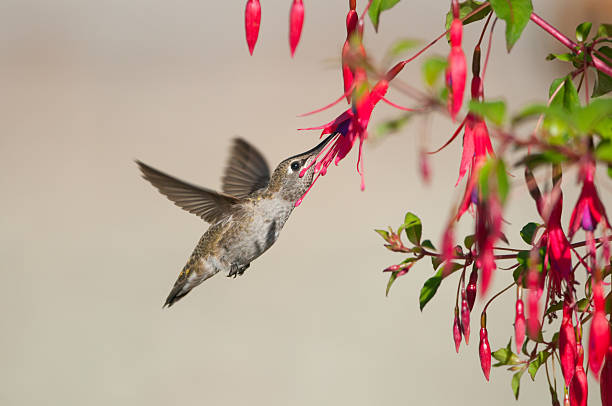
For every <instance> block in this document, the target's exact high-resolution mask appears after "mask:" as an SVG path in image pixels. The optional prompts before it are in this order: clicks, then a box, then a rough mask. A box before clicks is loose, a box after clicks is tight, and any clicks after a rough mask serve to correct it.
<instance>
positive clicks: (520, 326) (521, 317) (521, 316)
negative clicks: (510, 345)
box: [514, 297, 526, 353]
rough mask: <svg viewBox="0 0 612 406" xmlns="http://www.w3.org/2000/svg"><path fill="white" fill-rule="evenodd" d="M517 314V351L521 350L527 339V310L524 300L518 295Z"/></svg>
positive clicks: (515, 318) (515, 330)
mask: <svg viewBox="0 0 612 406" xmlns="http://www.w3.org/2000/svg"><path fill="white" fill-rule="evenodd" d="M515 308H516V314H515V316H514V338H515V340H516V352H517V353H520V352H521V347H522V346H523V342H524V341H525V326H526V324H525V310H524V304H523V300H522V299H521V298H520V297H518V298H517V299H516V305H515Z"/></svg>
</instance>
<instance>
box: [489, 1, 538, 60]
mask: <svg viewBox="0 0 612 406" xmlns="http://www.w3.org/2000/svg"><path fill="white" fill-rule="evenodd" d="M490 3H491V6H492V7H493V10H494V11H495V14H497V17H499V18H501V19H502V20H504V21H505V22H506V48H507V49H508V52H510V50H511V49H512V46H513V45H514V44H515V43H516V41H517V40H518V39H519V38H520V36H521V34H522V33H523V30H524V29H525V26H527V23H528V22H529V18H530V17H531V12H532V11H533V6H532V5H531V0H512V1H509V0H491V1H490Z"/></svg>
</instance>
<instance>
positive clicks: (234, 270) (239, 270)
mask: <svg viewBox="0 0 612 406" xmlns="http://www.w3.org/2000/svg"><path fill="white" fill-rule="evenodd" d="M249 266H251V264H246V265H242V266H239V265H236V264H232V266H231V267H230V271H229V273H228V274H227V277H228V278H231V277H234V279H236V277H237V276H239V275H242V274H243V273H244V271H246V270H247V268H248V267H249Z"/></svg>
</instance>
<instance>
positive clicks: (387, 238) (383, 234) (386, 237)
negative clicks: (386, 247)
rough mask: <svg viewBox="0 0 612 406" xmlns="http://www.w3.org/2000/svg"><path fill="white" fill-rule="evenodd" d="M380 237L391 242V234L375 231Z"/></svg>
mask: <svg viewBox="0 0 612 406" xmlns="http://www.w3.org/2000/svg"><path fill="white" fill-rule="evenodd" d="M374 231H376V232H377V233H378V235H380V236H381V237H382V238H383V239H384V240H385V241H389V232H388V231H385V230H374Z"/></svg>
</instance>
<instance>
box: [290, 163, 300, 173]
mask: <svg viewBox="0 0 612 406" xmlns="http://www.w3.org/2000/svg"><path fill="white" fill-rule="evenodd" d="M298 169H300V163H299V162H298V161H295V162H292V163H291V170H292V171H297V170H298Z"/></svg>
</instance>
